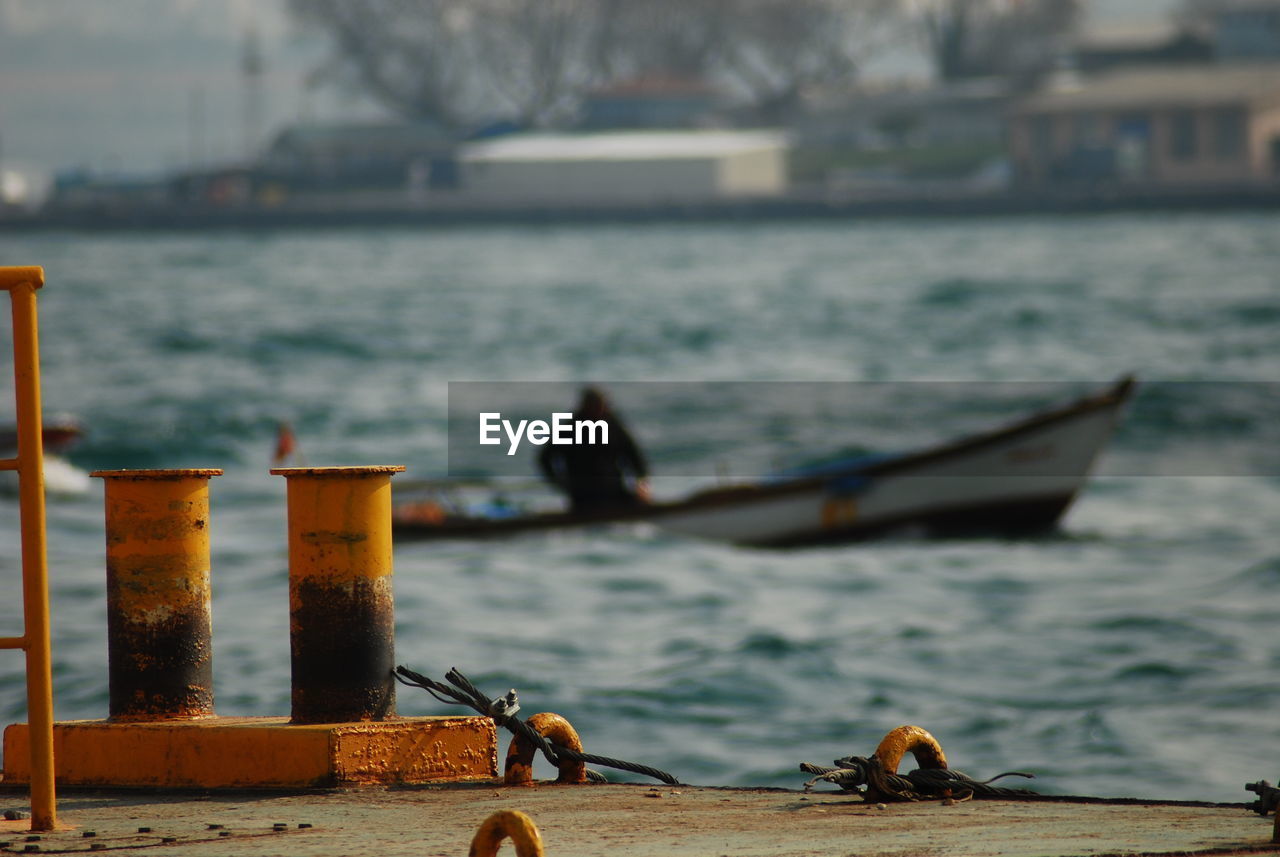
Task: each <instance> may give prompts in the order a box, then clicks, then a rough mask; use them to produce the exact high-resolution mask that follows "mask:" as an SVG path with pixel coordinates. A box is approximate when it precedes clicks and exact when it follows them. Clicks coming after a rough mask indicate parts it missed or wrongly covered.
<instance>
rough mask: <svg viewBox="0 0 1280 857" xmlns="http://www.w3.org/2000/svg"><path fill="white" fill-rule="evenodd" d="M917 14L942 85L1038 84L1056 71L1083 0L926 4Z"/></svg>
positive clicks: (926, 0) (930, 0)
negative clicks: (970, 80) (1004, 80)
mask: <svg viewBox="0 0 1280 857" xmlns="http://www.w3.org/2000/svg"><path fill="white" fill-rule="evenodd" d="M914 5H915V14H916V18H917V20H918V21H919V24H920V28H921V30H922V32H923V34H924V38H925V42H926V44H927V46H928V50H929V54H930V57H931V58H932V60H933V64H934V70H935V72H936V73H937V75H938V77H939V78H940V79H941V80H958V79H962V78H967V77H981V76H988V75H999V76H1004V77H1009V78H1012V79H1015V80H1027V79H1034V78H1035V77H1037V76H1038V75H1040V74H1043V73H1044V72H1046V71H1048V70H1049V69H1051V68H1052V65H1053V62H1054V61H1055V59H1056V54H1057V48H1058V47H1059V45H1058V42H1059V40H1060V39H1061V38H1062V37H1063V36H1064V35H1066V34H1067V33H1069V32H1071V31H1072V29H1074V27H1075V26H1076V25H1077V24H1078V23H1079V20H1080V17H1081V14H1082V12H1083V3H1082V0H922V1H921V2H916V3H915V4H914Z"/></svg>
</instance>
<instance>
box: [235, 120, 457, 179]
mask: <svg viewBox="0 0 1280 857" xmlns="http://www.w3.org/2000/svg"><path fill="white" fill-rule="evenodd" d="M455 144H456V137H455V136H454V135H453V134H452V133H450V132H449V131H448V130H447V129H446V128H445V127H444V126H442V125H439V124H438V123H435V122H426V121H418V122H380V123H378V122H375V123H352V124H342V123H339V124H304V125H295V126H293V127H292V128H288V129H286V130H285V131H283V132H281V133H280V134H279V136H277V137H276V138H275V140H274V141H273V142H272V144H271V146H270V147H269V148H268V149H267V151H266V153H265V154H264V155H263V157H262V158H261V159H260V161H259V163H258V164H257V166H256V170H257V171H258V172H259V173H261V174H263V175H264V176H269V177H270V178H271V179H273V180H275V181H277V182H281V183H283V184H284V185H286V186H287V187H288V188H289V189H290V190H303V191H305V190H324V191H334V190H357V189H358V190H368V189H388V188H400V187H406V186H409V185H411V184H414V183H417V184H420V185H422V187H423V188H451V187H454V186H455V185H456V184H457V168H456V164H455V162H454V148H455Z"/></svg>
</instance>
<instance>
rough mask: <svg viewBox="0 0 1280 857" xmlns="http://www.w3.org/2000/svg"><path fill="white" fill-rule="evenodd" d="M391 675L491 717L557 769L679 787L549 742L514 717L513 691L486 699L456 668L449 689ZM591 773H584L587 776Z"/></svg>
mask: <svg viewBox="0 0 1280 857" xmlns="http://www.w3.org/2000/svg"><path fill="white" fill-rule="evenodd" d="M394 675H395V677H396V680H397V681H399V682H400V683H401V684H404V685H408V686H410V687H417V688H421V689H422V690H425V691H426V692H427V693H429V694H431V695H432V696H433V697H435V698H436V699H438V700H439V701H440V702H443V703H446V704H449V705H466V706H469V707H471V708H473V709H475V710H476V711H477V712H479V713H480V714H482V715H484V716H485V717H489V718H491V719H492V720H493V722H494V723H496V724H497V725H498V726H502V727H504V728H505V729H507V730H508V731H509V732H511V733H512V734H514V735H517V736H519V737H520V738H523V739H524V740H526V741H528V742H529V743H531V744H532V745H533V746H534V747H536V748H538V749H539V750H540V751H541V752H542V755H543V756H544V757H545V758H546V760H547V761H548V762H550V763H551V764H552V765H555V766H556V767H557V768H558V767H560V760H561V758H565V759H571V760H573V761H575V762H585V763H587V764H589V765H600V766H601V767H605V768H614V769H616V770H619V771H629V772H631V773H633V774H640V775H641V776H645V777H652V778H653V779H655V780H659V781H661V782H664V783H666V784H667V785H672V786H676V785H680V781H679V780H678V779H676V778H675V777H674V776H673V775H671V774H668V773H667V772H666V771H660V770H658V769H657V768H651V767H649V766H648V765H640V764H637V763H635V762H627V761H623V760H622V759H611V758H609V757H607V756H597V755H595V754H592V753H580V752H578V751H576V750H571V749H569V748H568V747H562V746H561V745H559V744H555V743H552V742H551V741H550V740H548V739H547V738H546V737H544V736H542V735H540V734H539V733H538V732H537V731H536V730H535V729H534V728H533V727H532V726H530V725H529V724H528V723H526V722H525V721H523V720H521V719H520V718H519V717H516V716H515V711H516V710H517V709H518V708H519V707H520V706H519V704H518V703H517V702H516V694H515V691H511V692H510V693H508V694H507V695H506V696H505V697H499V698H498V699H496V700H495V699H490V698H489V697H487V696H485V695H484V694H483V693H481V692H480V690H479V689H478V688H477V687H476V686H475V685H474V684H472V683H471V681H470V680H469V679H468V678H467V677H466V676H464V675H463V674H462V673H460V672H458V670H456V669H451V670H449V672H447V673H445V679H446V680H448V682H449V684H452V685H453V687H450V686H449V685H446V684H442V683H441V682H438V681H435V680H434V679H430V678H428V677H427V676H424V675H423V674H422V673H419V672H415V671H413V670H411V669H409V668H408V667H405V666H398V667H396V669H395V673H394ZM593 773H594V772H592V771H588V776H591V774H593Z"/></svg>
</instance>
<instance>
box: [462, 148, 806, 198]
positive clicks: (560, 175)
mask: <svg viewBox="0 0 1280 857" xmlns="http://www.w3.org/2000/svg"><path fill="white" fill-rule="evenodd" d="M787 149H788V145H787V139H786V136H785V135H784V134H782V133H781V132H776V131H635V132H614V133H597V134H541V133H531V134H512V135H509V136H504V137H498V138H495V139H492V140H481V141H477V142H474V143H469V144H466V145H464V146H463V147H462V148H461V149H460V150H459V152H458V161H459V164H460V168H461V174H462V175H461V185H462V192H463V193H465V194H467V195H468V196H472V197H479V198H483V199H486V200H495V201H497V200H501V201H508V202H537V203H547V204H555V203H561V204H563V203H587V204H607V205H628V204H655V203H682V202H703V201H709V200H714V199H723V198H725V197H742V196H769V195H776V194H780V193H782V192H783V191H785V190H786V186H787Z"/></svg>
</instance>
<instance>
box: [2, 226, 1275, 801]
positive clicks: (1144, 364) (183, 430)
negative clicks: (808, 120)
mask: <svg viewBox="0 0 1280 857" xmlns="http://www.w3.org/2000/svg"><path fill="white" fill-rule="evenodd" d="M0 262H2V263H3V264H40V265H44V266H45V268H46V272H47V277H48V285H47V286H46V288H45V289H44V291H43V292H42V293H41V297H40V313H41V323H42V329H41V343H42V355H43V370H44V396H45V404H46V410H47V412H48V413H50V414H53V413H58V412H69V413H73V414H75V415H76V416H78V417H79V418H80V419H81V420H82V421H83V422H84V423H85V424H86V426H87V427H88V429H89V434H88V436H87V438H86V439H85V441H84V443H82V444H81V445H80V446H79V447H78V448H77V449H76V451H75V452H74V454H73V458H74V461H75V463H76V464H78V465H79V466H81V467H83V468H85V469H94V468H111V469H114V468H133V467H186V466H191V467H220V468H224V469H225V470H226V474H225V475H224V476H222V477H219V478H218V479H216V480H215V481H214V482H213V484H212V500H213V507H214V508H213V523H212V526H213V530H212V536H213V565H214V570H213V587H214V606H213V609H214V669H215V685H216V694H217V708H218V711H219V713H221V714H225V715H268V714H284V713H287V711H288V707H289V667H288V615H287V614H288V604H287V552H286V546H285V534H286V526H285V510H284V485H283V480H281V479H280V478H279V477H274V476H271V475H269V474H268V473H267V469H268V467H269V464H270V462H269V458H270V454H271V450H272V448H273V443H274V431H275V426H276V424H277V422H278V421H280V420H288V421H290V422H291V423H292V424H293V426H294V428H295V430H296V432H297V435H298V437H299V440H300V443H301V446H302V449H303V451H304V453H305V455H306V458H307V462H308V463H310V464H406V465H408V466H409V473H407V474H405V477H406V478H410V479H419V478H426V477H430V476H433V475H438V474H440V473H443V472H444V470H445V467H446V463H447V460H448V456H447V449H446V437H447V433H446V428H447V426H446V418H447V405H448V382H450V381H478V380H501V381H534V380H538V381H544V380H553V381H570V382H580V381H587V380H591V381H598V382H602V383H605V384H608V383H610V382H613V383H615V384H622V382H635V381H664V382H695V381H696V382H727V381H773V382H779V381H810V382H812V381H822V382H862V381H879V382H916V381H924V380H928V381H933V382H947V381H965V382H1008V381H1052V382H1062V389H1063V390H1064V391H1069V392H1072V393H1074V392H1076V391H1083V390H1087V389H1089V388H1090V387H1091V386H1093V385H1096V384H1101V383H1104V382H1106V381H1108V380H1110V379H1112V378H1115V377H1117V376H1118V375H1120V374H1122V373H1124V372H1129V371H1132V372H1135V373H1137V375H1138V376H1139V378H1140V379H1141V380H1142V381H1144V382H1145V386H1144V387H1143V388H1142V390H1141V392H1140V395H1139V399H1138V401H1137V402H1136V403H1135V407H1134V409H1133V411H1132V413H1131V415H1130V419H1129V420H1127V421H1126V422H1125V423H1124V424H1123V425H1122V427H1121V430H1120V433H1119V435H1118V436H1117V438H1116V441H1115V443H1114V445H1113V446H1112V447H1111V449H1109V450H1108V452H1107V454H1106V456H1105V458H1104V461H1103V462H1102V467H1101V474H1100V475H1099V477H1098V478H1096V479H1095V480H1094V481H1093V482H1092V483H1091V484H1090V486H1089V487H1088V489H1087V490H1086V491H1085V492H1084V494H1083V495H1082V496H1081V497H1080V499H1079V501H1078V503H1077V504H1076V506H1075V507H1074V508H1073V510H1072V511H1071V513H1070V514H1069V515H1068V517H1067V518H1066V520H1065V522H1064V525H1063V528H1062V532H1061V533H1059V534H1057V535H1054V536H1051V537H1047V538H1042V539H1035V540H1026V541H1001V540H989V539H973V540H955V541H933V542H930V541H923V540H919V539H913V538H910V537H901V538H895V539H890V540H887V541H882V542H876V543H872V544H866V545H860V546H856V547H842V548H830V549H820V550H806V551H792V552H772V551H754V550H747V549H741V548H735V547H729V546H723V545H718V544H708V543H702V542H697V541H691V540H686V539H682V538H677V537H675V536H671V535H667V534H664V533H662V532H660V531H657V530H654V529H651V528H647V527H631V528H618V529H607V530H597V531H588V532H577V533H565V534H557V535H551V536H534V537H528V538H520V539H512V540H507V541H501V542H495V543H486V544H478V543H466V542H458V543H447V544H399V545H397V547H396V554H395V574H396V584H395V586H396V610H397V640H396V647H397V656H398V659H399V660H400V661H401V662H403V663H406V664H408V665H410V666H412V667H414V668H415V669H418V670H419V671H421V672H424V673H427V674H428V675H432V676H434V677H437V678H440V677H442V676H443V673H444V672H445V671H446V670H447V669H448V668H450V667H455V666H456V667H458V668H459V669H461V670H462V671H463V672H464V673H466V674H468V675H469V676H470V677H471V678H472V679H473V680H475V681H476V682H477V684H479V685H480V686H481V687H482V688H483V689H485V690H486V691H488V692H489V693H490V694H492V695H496V694H498V693H500V692H502V691H505V690H506V689H507V688H508V687H512V686H514V687H516V688H517V689H518V690H519V691H520V694H521V698H522V701H523V703H524V705H525V709H524V710H525V712H526V713H531V712H533V711H538V710H552V711H557V712H559V713H561V714H564V715H565V716H566V717H568V718H569V719H570V720H571V721H572V722H573V723H574V724H575V725H577V726H578V728H579V731H581V732H582V733H583V734H584V738H585V740H586V742H587V749H588V750H590V751H593V752H597V753H600V754H603V755H611V756H615V757H621V758H628V759H633V760H636V761H641V762H645V763H647V764H650V765H654V766H656V767H660V768H664V769H667V770H669V771H672V772H673V773H675V774H676V775H677V776H679V777H680V778H681V779H682V780H684V781H686V782H692V783H700V784H707V785H768V786H787V787H798V786H800V785H801V784H802V783H803V781H804V775H802V774H801V773H800V772H799V771H798V770H797V768H796V765H797V763H798V762H800V761H802V760H804V761H813V762H818V763H826V762H828V761H829V760H831V759H833V758H835V757H837V756H843V755H848V754H851V753H857V754H866V753H869V752H870V751H871V750H872V749H873V748H874V746H875V743H876V742H877V741H878V739H879V738H880V736H881V735H882V734H883V733H884V732H886V731H887V730H888V729H890V728H892V727H893V726H896V725H898V724H900V723H917V724H919V725H922V726H924V727H926V728H928V729H929V730H930V731H932V732H933V733H934V734H935V735H936V736H937V737H938V738H939V739H940V740H941V741H942V743H943V745H944V747H945V748H946V750H947V753H948V756H949V757H950V758H951V760H952V762H953V764H954V765H955V766H956V767H959V768H961V769H963V770H965V771H967V772H969V773H971V774H973V775H975V776H982V775H990V774H993V773H996V772H998V771H1003V770H1008V769H1010V768H1017V769H1021V770H1030V771H1034V772H1035V773H1036V774H1037V775H1038V777H1039V779H1038V781H1037V783H1036V786H1037V787H1038V788H1040V789H1042V790H1045V791H1052V792H1058V793H1074V794H1096V795H1133V796H1142V797H1157V798H1162V797H1163V798H1201V799H1209V800H1245V799H1246V798H1249V797H1251V796H1249V795H1247V794H1246V793H1245V792H1244V791H1243V789H1242V788H1241V786H1242V784H1243V783H1244V782H1246V781H1252V780H1257V779H1260V778H1263V777H1266V778H1269V779H1271V780H1274V779H1275V776H1276V764H1277V758H1276V757H1275V756H1274V754H1271V755H1268V753H1269V752H1270V751H1269V750H1268V748H1276V747H1280V721H1278V720H1277V718H1276V717H1275V716H1274V714H1275V711H1276V710H1277V706H1278V705H1280V635H1277V633H1276V628H1277V627H1280V535H1277V528H1276V522H1277V521H1278V520H1280V479H1277V478H1276V474H1277V473H1280V467H1277V466H1276V465H1275V464H1274V458H1269V457H1268V456H1269V455H1270V454H1271V452H1272V451H1273V448H1272V446H1271V443H1270V441H1271V440H1272V439H1274V437H1275V434H1274V432H1275V425H1276V423H1275V422H1274V421H1273V420H1272V419H1271V417H1273V416H1274V415H1275V414H1274V409H1272V410H1271V411H1267V408H1268V396H1267V393H1268V387H1267V386H1266V384H1269V383H1271V382H1275V381H1278V380H1280V274H1278V273H1277V272H1280V217H1276V216H1274V215H1220V216H1203V217H1201V216H1190V215H1187V216H1143V217H1137V216H1110V217H1097V218H1080V219H1053V218H1043V219H1026V220H999V221H978V220H975V221H933V222H913V221H901V222H896V221H887V222H876V223H821V224H805V223H781V224H766V223H760V224H747V225H734V226H714V225H692V224H681V225H672V226H656V225H647V226H625V227H624V226H600V227H595V228H551V227H547V228H535V227H530V228H492V229H483V228H468V229H445V230H437V231H412V230H386V231H333V232H282V233H275V234H263V235H249V234H212V235H196V234H86V235H74V234H36V235H16V236H15V235H0ZM3 336H4V337H6V338H7V336H8V333H7V326H6V328H5V333H4V334H3ZM6 341H7V339H6ZM6 348H7V346H6ZM1067 382H1070V383H1067ZM1172 382H1179V384H1180V383H1181V382H1197V384H1198V385H1200V386H1199V387H1197V389H1204V390H1209V391H1210V392H1213V391H1217V392H1216V393H1215V395H1217V398H1214V397H1213V396H1210V397H1209V398H1208V399H1201V400H1198V401H1196V402H1194V403H1192V404H1190V405H1186V406H1185V407H1184V406H1183V399H1182V398H1180V394H1178V395H1175V394H1173V393H1170V390H1174V391H1180V390H1183V389H1184V387H1183V386H1180V385H1179V384H1173V383H1172ZM856 386H857V385H848V384H844V385H842V384H836V383H832V384H830V385H829V386H823V387H820V388H816V389H820V390H825V391H827V393H824V394H823V395H826V394H830V395H832V396H839V395H841V394H840V392H839V391H842V390H849V389H853V388H856ZM943 386H945V385H943ZM762 388H763V387H762ZM933 388H934V386H933V385H910V384H903V385H901V386H899V387H897V388H896V389H897V391H898V392H897V394H896V403H895V404H894V405H893V407H892V408H887V409H876V408H871V407H867V408H865V409H862V408H852V409H850V408H844V409H841V408H840V407H836V406H833V409H832V412H833V413H837V414H840V415H841V416H840V418H839V419H836V418H834V417H833V418H832V419H831V420H830V422H829V423H823V422H817V423H814V422H813V421H811V420H809V419H804V420H801V419H798V418H793V417H792V416H789V415H788V413H786V411H785V410H784V409H782V408H779V413H778V414H777V415H776V417H774V418H766V417H768V414H769V411H770V401H769V400H768V399H767V398H766V399H764V400H763V401H756V402H752V403H750V407H749V408H748V406H747V404H745V403H744V404H743V405H742V411H741V412H739V411H738V410H737V408H731V409H730V411H731V412H730V413H726V414H722V416H723V417H724V418H725V419H726V420H727V423H726V424H727V425H729V426H731V430H725V431H724V432H722V433H720V434H717V433H715V432H713V431H711V430H709V429H707V430H704V428H703V427H704V426H706V425H710V423H708V422H707V421H706V420H704V419H701V418H700V417H699V418H698V419H695V418H694V417H695V416H696V415H691V414H689V413H686V412H683V411H681V410H680V409H679V408H674V407H673V408H671V409H670V410H668V411H665V412H664V411H662V410H661V409H656V410H645V411H644V412H637V411H633V410H628V408H627V402H626V401H625V400H620V401H619V402H618V404H619V406H620V407H621V409H622V410H623V411H624V413H625V414H626V415H627V417H628V418H629V420H630V422H631V424H632V426H633V428H634V429H635V431H636V434H637V435H639V437H640V438H641V440H642V441H644V442H645V443H646V445H647V446H648V447H649V448H650V449H651V450H653V451H654V458H655V462H654V463H655V468H656V470H657V471H658V472H662V470H663V467H664V456H666V459H665V463H666V464H667V466H668V468H671V467H674V466H676V462H678V463H679V466H680V467H683V468H685V471H684V472H690V468H691V467H692V468H695V469H696V468H697V467H699V466H704V467H705V470H704V472H707V473H710V472H712V471H713V470H715V469H716V468H718V467H720V466H722V463H723V462H727V463H728V464H729V465H730V466H731V465H732V464H733V463H734V462H736V461H739V460H747V459H749V458H753V457H754V458H753V460H756V461H758V460H761V459H765V458H769V457H770V456H772V455H774V454H777V456H778V457H779V458H785V457H792V458H794V457H796V456H797V454H799V453H811V454H815V455H818V454H822V453H823V452H826V451H829V450H837V449H850V448H858V449H878V448H885V447H886V446H894V445H903V444H907V445H911V444H916V443H927V442H930V441H934V440H941V439H944V438H946V437H949V436H950V435H952V434H955V433H959V432H960V431H962V430H963V431H968V430H972V429H973V428H975V427H981V426H982V425H985V424H988V423H991V422H999V421H1001V420H1002V419H1004V418H1005V417H1006V416H1007V417H1013V416H1016V415H1017V414H1016V413H1009V414H1007V415H996V414H994V413H993V412H992V409H990V407H989V406H987V405H983V404H982V403H977V402H974V403H971V404H970V405H966V404H965V403H964V402H958V401H957V400H956V397H955V396H933V395H925V394H926V393H928V392H929V391H930V390H931V389H933ZM1001 389H1004V388H1001ZM1223 390H1226V391H1227V392H1226V393H1222V391H1223ZM911 391H915V392H918V393H919V394H920V395H918V396H914V397H913V396H912V395H910V393H911ZM1013 399H1014V400H1013V401H1011V402H1010V403H1009V407H1010V408H1013V409H1017V410H1018V411H1019V412H1020V410H1021V409H1022V408H1023V406H1024V403H1021V402H1020V401H1018V400H1017V399H1016V397H1013ZM1206 402H1208V404H1206ZM566 404H567V403H566ZM834 404H835V405H838V404H839V403H834ZM1033 404H1035V402H1032V401H1028V402H1026V403H1025V407H1028V408H1029V407H1031V406H1032V405H1033ZM748 411H749V412H750V419H748V418H747V417H748ZM735 417H738V418H739V419H737V420H736V422H735V420H734V418H735ZM691 427H697V429H698V430H697V431H696V432H694V431H692V430H691ZM689 435H694V436H689ZM817 447H826V448H817ZM1226 449H1231V450H1234V452H1232V453H1231V454H1230V455H1228V454H1226V453H1225V452H1223V450H1226ZM1192 460H1195V462H1196V463H1195V465H1194V466H1191V465H1190V464H1188V462H1190V461H1192ZM398 478H399V477H398ZM100 492H101V487H100V486H99V485H95V486H94V489H93V491H92V492H91V493H90V494H89V495H88V496H84V497H73V498H60V499H57V500H55V501H51V503H50V506H49V538H50V568H51V575H52V595H53V606H54V634H55V641H54V657H55V684H56V707H57V715H58V717H59V718H60V719H74V718H97V717H101V716H104V715H105V713H106V704H107V680H106V646H105V641H106V629H105V600H104V584H103V580H104V572H103V554H104V547H103V520H102V518H103V516H102V504H101V493H100ZM16 519H17V513H16V502H15V501H14V499H13V498H12V497H0V526H2V527H3V529H0V539H4V540H5V544H7V545H9V546H10V548H11V549H10V550H7V551H5V552H4V555H3V556H2V557H0V586H3V587H4V588H5V591H7V592H9V593H11V594H10V595H9V596H5V597H0V633H17V631H18V629H19V628H20V618H19V617H20V607H19V605H18V603H17V600H16V598H14V597H13V595H12V593H15V592H16V591H17V585H18V584H17V581H18V560H17V552H16V541H17V529H16ZM20 666H21V658H20V657H18V656H16V655H13V654H11V655H8V656H3V655H2V654H0V718H3V720H4V721H5V722H10V721H13V720H16V719H21V718H23V717H24V716H25V703H24V697H23V692H22V681H21V672H20ZM399 710H400V712H401V713H403V714H427V713H447V712H450V711H452V710H453V709H448V708H445V707H444V706H441V705H440V704H439V703H436V702H435V701H434V700H432V699H430V698H429V697H427V696H426V695H425V694H418V693H416V692H414V691H412V690H409V689H402V690H401V692H400V701H399Z"/></svg>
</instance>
